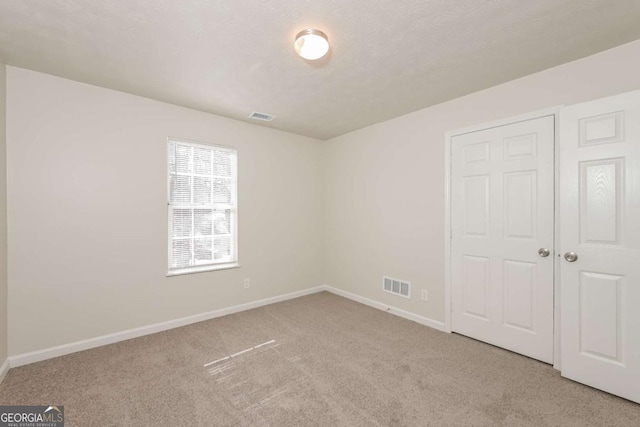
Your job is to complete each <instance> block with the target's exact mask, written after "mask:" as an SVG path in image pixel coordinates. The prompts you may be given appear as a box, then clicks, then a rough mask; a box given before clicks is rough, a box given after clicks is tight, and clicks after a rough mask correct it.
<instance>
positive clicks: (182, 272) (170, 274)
mask: <svg viewBox="0 0 640 427" xmlns="http://www.w3.org/2000/svg"><path fill="white" fill-rule="evenodd" d="M231 268H240V264H238V263H237V262H235V263H232V264H221V265H205V266H202V267H191V268H183V269H181V270H174V271H169V272H168V273H167V277H173V276H182V275H185V274H195V273H205V272H207V271H218V270H229V269H231Z"/></svg>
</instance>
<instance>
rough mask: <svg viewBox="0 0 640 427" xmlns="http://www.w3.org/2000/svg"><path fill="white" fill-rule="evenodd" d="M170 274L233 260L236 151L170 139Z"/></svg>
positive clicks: (235, 209) (207, 267) (202, 268)
mask: <svg viewBox="0 0 640 427" xmlns="http://www.w3.org/2000/svg"><path fill="white" fill-rule="evenodd" d="M168 143H169V156H168V159H169V162H168V174H169V191H168V192H169V202H168V218H169V273H170V274H171V273H177V274H179V273H182V272H185V273H188V272H192V271H204V270H210V269H215V268H219V267H223V266H225V265H232V264H235V263H237V261H238V257H237V253H238V247H237V243H238V239H237V190H236V189H237V152H236V150H234V149H231V148H225V147H219V146H213V145H205V144H197V143H193V142H188V141H182V140H176V139H169V142H168Z"/></svg>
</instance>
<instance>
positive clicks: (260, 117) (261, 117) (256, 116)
mask: <svg viewBox="0 0 640 427" xmlns="http://www.w3.org/2000/svg"><path fill="white" fill-rule="evenodd" d="M249 118H250V119H256V120H263V121H265V122H270V121H271V120H273V119H275V118H276V116H272V115H271V114H265V113H258V112H257V111H254V112H253V113H251V115H250V116H249Z"/></svg>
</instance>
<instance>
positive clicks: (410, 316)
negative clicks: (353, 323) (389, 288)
mask: <svg viewBox="0 0 640 427" xmlns="http://www.w3.org/2000/svg"><path fill="white" fill-rule="evenodd" d="M324 290H326V291H329V292H331V293H332V294H336V295H339V296H341V297H345V298H348V299H350V300H353V301H356V302H359V303H361V304H364V305H368V306H369V307H373V308H377V309H378V310H382V311H386V312H387V313H391V314H394V315H396V316H399V317H403V318H405V319H407V320H412V321H414V322H416V323H420V324H421V325H424V326H428V327H430V328H433V329H437V330H439V331H443V332H444V331H445V328H444V322H440V321H439V320H433V319H429V318H428V317H424V316H420V315H418V314H414V313H411V312H409V311H406V310H401V309H399V308H396V307H392V306H390V305H388V304H383V303H381V302H378V301H374V300H372V299H369V298H365V297H361V296H360V295H356V294H352V293H351V292H347V291H343V290H342V289H338V288H334V287H333V286H329V285H324Z"/></svg>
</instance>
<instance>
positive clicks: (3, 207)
mask: <svg viewBox="0 0 640 427" xmlns="http://www.w3.org/2000/svg"><path fill="white" fill-rule="evenodd" d="M5 82H6V67H5V65H4V64H3V63H2V62H1V61H0V366H2V364H3V363H4V361H5V360H6V359H7V164H6V144H5V135H6V132H5V130H6V127H5V117H6V115H5V101H6V90H5V89H6V85H5ZM0 375H2V372H0Z"/></svg>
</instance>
